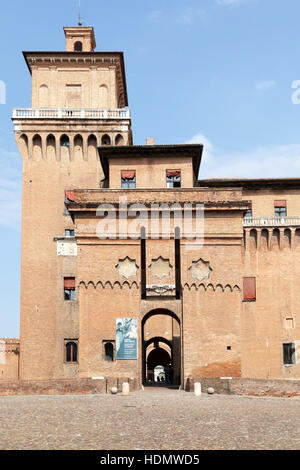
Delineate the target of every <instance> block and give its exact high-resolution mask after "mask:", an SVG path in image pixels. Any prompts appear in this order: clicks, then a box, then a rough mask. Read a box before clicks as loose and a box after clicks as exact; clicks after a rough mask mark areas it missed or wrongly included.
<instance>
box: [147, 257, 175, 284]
mask: <svg viewBox="0 0 300 470" xmlns="http://www.w3.org/2000/svg"><path fill="white" fill-rule="evenodd" d="M149 268H150V271H151V277H157V278H158V279H162V278H163V277H169V276H170V273H171V270H172V269H173V268H172V266H171V264H170V260H169V259H164V258H163V257H162V256H160V257H159V258H157V259H153V260H152V264H150V266H149Z"/></svg>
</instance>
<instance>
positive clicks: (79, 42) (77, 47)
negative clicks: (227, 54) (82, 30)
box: [74, 41, 82, 52]
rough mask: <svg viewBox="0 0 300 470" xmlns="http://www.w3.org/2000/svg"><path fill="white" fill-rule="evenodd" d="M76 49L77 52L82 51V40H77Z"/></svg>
mask: <svg viewBox="0 0 300 470" xmlns="http://www.w3.org/2000/svg"><path fill="white" fill-rule="evenodd" d="M74 51H75V52H82V42H81V41H76V42H75V44H74Z"/></svg>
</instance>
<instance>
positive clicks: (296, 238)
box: [295, 228, 300, 247]
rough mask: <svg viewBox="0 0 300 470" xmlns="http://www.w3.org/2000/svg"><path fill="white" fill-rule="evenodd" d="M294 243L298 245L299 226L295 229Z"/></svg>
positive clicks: (299, 238)
mask: <svg viewBox="0 0 300 470" xmlns="http://www.w3.org/2000/svg"><path fill="white" fill-rule="evenodd" d="M295 244H296V247H300V228H297V229H296V231H295Z"/></svg>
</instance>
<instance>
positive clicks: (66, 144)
mask: <svg viewBox="0 0 300 470" xmlns="http://www.w3.org/2000/svg"><path fill="white" fill-rule="evenodd" d="M60 145H61V146H62V147H70V139H69V137H68V136H67V135H65V134H64V135H62V136H61V138H60Z"/></svg>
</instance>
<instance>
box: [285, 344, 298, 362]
mask: <svg viewBox="0 0 300 470" xmlns="http://www.w3.org/2000/svg"><path fill="white" fill-rule="evenodd" d="M283 364H284V365H293V364H296V354H295V343H286V344H283Z"/></svg>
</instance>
